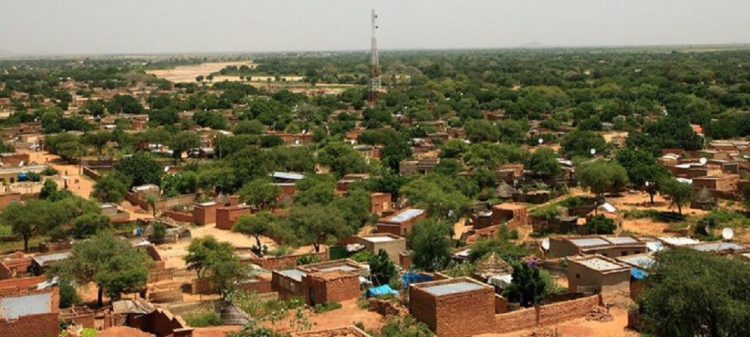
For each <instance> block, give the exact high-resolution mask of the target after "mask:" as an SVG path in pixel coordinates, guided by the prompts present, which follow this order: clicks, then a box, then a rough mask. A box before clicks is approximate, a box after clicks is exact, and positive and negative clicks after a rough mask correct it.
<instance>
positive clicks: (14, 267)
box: [0, 252, 31, 280]
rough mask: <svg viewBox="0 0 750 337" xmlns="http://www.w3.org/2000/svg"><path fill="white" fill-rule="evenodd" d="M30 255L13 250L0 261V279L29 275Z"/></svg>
mask: <svg viewBox="0 0 750 337" xmlns="http://www.w3.org/2000/svg"><path fill="white" fill-rule="evenodd" d="M30 269H31V257H28V256H26V255H24V253H22V252H15V253H13V254H10V255H8V256H6V257H5V258H4V259H3V260H2V261H0V280H5V279H9V278H16V277H25V276H29V274H30V272H31V271H30Z"/></svg>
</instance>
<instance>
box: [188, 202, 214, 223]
mask: <svg viewBox="0 0 750 337" xmlns="http://www.w3.org/2000/svg"><path fill="white" fill-rule="evenodd" d="M218 207H219V204H218V203H217V202H215V201H210V202H203V203H198V204H195V205H194V206H193V223H195V224H196V225H200V226H205V225H209V224H213V223H216V209H217V208H218Z"/></svg>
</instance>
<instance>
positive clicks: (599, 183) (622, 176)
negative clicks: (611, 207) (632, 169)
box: [576, 160, 628, 198]
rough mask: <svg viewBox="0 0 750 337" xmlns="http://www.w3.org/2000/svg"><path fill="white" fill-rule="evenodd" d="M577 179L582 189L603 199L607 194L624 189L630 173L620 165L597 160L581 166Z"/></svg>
mask: <svg viewBox="0 0 750 337" xmlns="http://www.w3.org/2000/svg"><path fill="white" fill-rule="evenodd" d="M576 177H577V178H578V182H579V183H580V184H581V186H582V187H584V188H587V189H589V190H590V191H591V192H593V193H594V194H596V195H597V197H599V198H601V196H602V195H603V194H604V193H606V192H614V191H618V190H620V189H622V188H623V187H625V185H626V184H627V183H628V173H627V171H625V168H624V167H622V166H621V165H620V164H618V163H616V162H611V161H603V160H597V161H593V162H586V163H583V164H581V165H580V166H579V167H578V169H577V171H576Z"/></svg>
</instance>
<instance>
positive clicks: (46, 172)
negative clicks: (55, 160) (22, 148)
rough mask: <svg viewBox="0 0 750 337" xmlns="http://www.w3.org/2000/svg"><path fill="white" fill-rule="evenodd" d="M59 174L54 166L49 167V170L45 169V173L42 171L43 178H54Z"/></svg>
mask: <svg viewBox="0 0 750 337" xmlns="http://www.w3.org/2000/svg"><path fill="white" fill-rule="evenodd" d="M58 173H60V172H59V171H58V170H55V168H54V167H52V166H47V168H45V169H44V171H42V175H43V176H53V175H55V174H58Z"/></svg>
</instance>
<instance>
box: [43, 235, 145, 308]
mask: <svg viewBox="0 0 750 337" xmlns="http://www.w3.org/2000/svg"><path fill="white" fill-rule="evenodd" d="M148 261H149V259H148V257H146V255H145V254H144V253H142V252H140V251H138V250H137V249H136V248H135V247H133V245H131V244H130V242H128V241H127V240H124V239H121V238H118V237H116V236H115V235H114V234H112V233H111V232H102V233H99V234H97V235H96V236H94V237H92V238H91V239H90V240H85V241H80V242H78V243H76V244H75V245H74V246H73V250H72V251H71V256H70V258H68V259H67V260H65V261H63V262H61V263H60V264H57V265H55V266H54V267H53V269H52V270H51V273H52V274H53V275H59V276H62V278H64V279H74V280H75V281H76V282H77V283H78V284H86V283H89V282H95V283H96V285H97V287H98V288H99V291H98V295H97V305H98V306H99V307H101V306H102V304H103V295H104V293H105V292H106V294H107V296H109V297H110V298H111V299H113V300H115V299H119V298H120V294H121V293H130V292H140V291H141V290H143V289H144V288H145V287H146V282H147V281H148Z"/></svg>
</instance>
